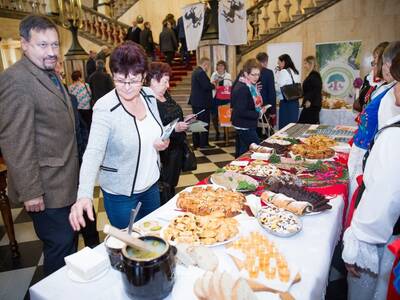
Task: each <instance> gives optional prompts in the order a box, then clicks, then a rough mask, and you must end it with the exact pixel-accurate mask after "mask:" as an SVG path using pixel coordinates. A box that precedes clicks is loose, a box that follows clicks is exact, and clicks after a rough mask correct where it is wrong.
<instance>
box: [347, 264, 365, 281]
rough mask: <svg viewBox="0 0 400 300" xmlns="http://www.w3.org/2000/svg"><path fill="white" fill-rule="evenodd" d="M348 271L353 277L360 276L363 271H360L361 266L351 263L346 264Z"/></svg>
mask: <svg viewBox="0 0 400 300" xmlns="http://www.w3.org/2000/svg"><path fill="white" fill-rule="evenodd" d="M345 266H346V269H347V272H349V274H350V275H351V276H353V277H357V278H360V277H361V273H360V271H359V268H358V267H357V266H356V265H350V264H345Z"/></svg>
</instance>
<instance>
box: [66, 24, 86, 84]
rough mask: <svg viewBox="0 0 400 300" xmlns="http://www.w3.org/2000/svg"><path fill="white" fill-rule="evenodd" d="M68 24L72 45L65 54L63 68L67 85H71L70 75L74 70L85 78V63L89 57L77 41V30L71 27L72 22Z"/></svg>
mask: <svg viewBox="0 0 400 300" xmlns="http://www.w3.org/2000/svg"><path fill="white" fill-rule="evenodd" d="M69 22H70V28H69V29H70V31H71V34H72V44H71V47H70V48H69V50H68V52H67V54H65V61H64V68H65V75H66V78H65V80H66V83H67V85H69V84H71V83H72V80H71V74H72V72H73V71H75V70H80V71H81V72H82V78H86V61H87V60H88V58H89V56H88V54H87V53H86V51H85V50H84V49H83V48H82V46H81V44H80V43H79V41H78V28H77V27H76V26H73V24H72V20H70V21H69Z"/></svg>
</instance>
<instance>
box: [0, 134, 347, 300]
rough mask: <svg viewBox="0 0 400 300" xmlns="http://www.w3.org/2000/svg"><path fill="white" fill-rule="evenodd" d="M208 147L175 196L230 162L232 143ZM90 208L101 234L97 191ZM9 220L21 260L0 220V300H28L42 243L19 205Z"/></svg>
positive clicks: (338, 287)
mask: <svg viewBox="0 0 400 300" xmlns="http://www.w3.org/2000/svg"><path fill="white" fill-rule="evenodd" d="M210 144H212V145H215V146H216V147H215V148H213V149H207V150H200V149H199V150H196V151H195V154H196V157H197V163H198V165H197V170H195V171H193V172H185V173H183V174H181V176H180V178H179V183H178V186H177V188H176V192H179V191H181V190H183V189H185V188H186V187H188V186H192V185H194V184H196V183H197V182H198V181H200V180H203V179H204V178H206V177H208V176H209V175H211V174H212V173H213V172H214V171H215V170H216V169H218V168H221V167H223V166H224V165H226V164H227V163H229V162H230V161H232V160H233V159H234V153H235V147H234V144H233V141H232V140H231V141H229V143H228V144H226V143H225V142H224V141H218V142H210ZM94 205H95V210H96V213H97V229H98V230H99V231H101V230H102V228H103V227H104V225H105V224H106V223H107V222H108V219H107V216H106V213H105V210H104V206H103V199H102V197H101V193H100V189H99V188H98V187H96V189H95V200H94ZM12 216H13V220H14V229H15V233H16V239H17V241H18V246H19V251H20V253H21V257H20V258H19V259H18V260H13V259H12V258H11V251H10V249H9V246H8V243H9V240H8V237H7V235H6V232H5V228H4V225H3V220H2V218H0V300H21V299H25V300H26V299H29V293H28V289H29V287H30V286H31V285H33V284H35V283H36V282H38V281H40V280H41V279H43V267H42V264H43V257H42V243H41V241H40V240H39V239H38V237H37V236H36V234H35V231H34V228H33V224H32V222H31V219H30V217H29V215H28V214H27V213H26V211H25V210H24V209H23V207H22V205H16V204H12ZM100 236H101V237H104V236H103V235H100ZM82 247H84V244H83V240H82V238H80V239H79V248H82ZM332 284H333V285H332ZM344 284H345V283H344ZM343 289H344V287H343V279H339V280H336V281H333V282H331V284H330V285H329V286H328V290H327V291H328V295H327V297H326V299H329V300H331V299H346V298H345V294H343V293H342V292H340V293H339V291H343ZM342 294H343V295H344V298H343V297H342ZM335 295H337V296H338V297H335ZM339 295H340V297H339Z"/></svg>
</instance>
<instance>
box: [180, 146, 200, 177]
mask: <svg viewBox="0 0 400 300" xmlns="http://www.w3.org/2000/svg"><path fill="white" fill-rule="evenodd" d="M196 169H197V160H196V155H195V154H194V152H193V150H192V148H191V147H190V145H189V144H188V142H187V141H186V140H185V141H184V142H183V161H182V172H189V171H194V170H196Z"/></svg>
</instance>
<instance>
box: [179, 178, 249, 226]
mask: <svg viewBox="0 0 400 300" xmlns="http://www.w3.org/2000/svg"><path fill="white" fill-rule="evenodd" d="M245 202H246V198H245V196H244V195H243V194H242V193H240V192H235V191H232V190H228V189H226V188H223V187H218V186H215V185H199V186H194V187H189V188H186V189H185V190H183V191H182V192H180V193H179V194H178V195H177V196H176V207H177V208H178V209H181V210H183V211H185V212H191V213H193V214H196V215H200V216H207V215H211V214H213V215H216V214H218V215H219V216H222V217H225V218H230V217H234V216H236V215H238V214H240V213H242V211H243V208H244V204H245Z"/></svg>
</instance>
